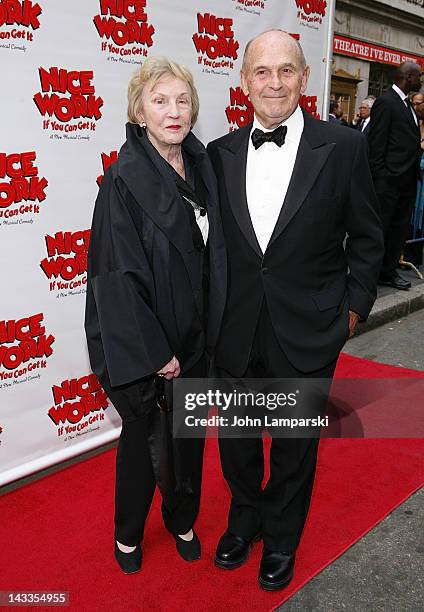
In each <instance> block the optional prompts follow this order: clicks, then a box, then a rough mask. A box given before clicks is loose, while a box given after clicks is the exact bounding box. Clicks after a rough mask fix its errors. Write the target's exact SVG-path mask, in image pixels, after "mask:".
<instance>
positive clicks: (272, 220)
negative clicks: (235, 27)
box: [246, 106, 304, 253]
mask: <svg viewBox="0 0 424 612" xmlns="http://www.w3.org/2000/svg"><path fill="white" fill-rule="evenodd" d="M281 125H286V126H287V134H286V140H285V143H284V144H283V145H282V146H281V147H278V146H277V145H276V144H275V143H274V142H265V143H264V144H263V145H262V146H261V147H259V149H255V147H254V146H253V144H252V139H251V138H249V146H248V150H247V166H246V196H247V205H248V208H249V213H250V218H251V220H252V225H253V229H254V230H255V234H256V237H257V239H258V242H259V246H260V247H261V249H262V253H265V251H266V248H267V246H268V242H269V239H270V238H271V235H272V232H273V231H274V227H275V224H276V223H277V219H278V216H279V214H280V210H281V207H282V205H283V202H284V198H285V197H286V193H287V188H288V186H289V182H290V178H291V175H292V172H293V167H294V162H295V160H296V155H297V150H298V148H299V142H300V138H301V136H302V131H303V126H304V119H303V114H302V111H301V110H300V107H299V106H298V107H297V108H296V110H295V111H294V113H293V114H292V115H290V117H289V118H288V119H286V121H283V123H282V124H281ZM256 128H259V129H260V130H262V131H263V132H272V131H273V130H267V129H266V128H264V127H263V126H262V125H261V124H260V123H259V121H258V119H257V118H256V116H255V118H254V120H253V126H252V132H253V130H255V129H256Z"/></svg>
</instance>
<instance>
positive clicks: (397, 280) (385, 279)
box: [378, 272, 411, 291]
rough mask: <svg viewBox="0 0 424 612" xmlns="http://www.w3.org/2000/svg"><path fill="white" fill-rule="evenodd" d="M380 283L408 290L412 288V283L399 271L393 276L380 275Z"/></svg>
mask: <svg viewBox="0 0 424 612" xmlns="http://www.w3.org/2000/svg"><path fill="white" fill-rule="evenodd" d="M378 284H379V285H386V286H387V287H394V288H395V289H400V290H401V291H408V289H410V288H411V283H410V282H409V281H407V280H405V279H404V278H402V277H401V276H400V275H399V274H398V273H397V272H395V273H394V274H393V275H392V276H380V278H379V279H378Z"/></svg>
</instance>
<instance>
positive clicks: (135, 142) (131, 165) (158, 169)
mask: <svg viewBox="0 0 424 612" xmlns="http://www.w3.org/2000/svg"><path fill="white" fill-rule="evenodd" d="M118 174H119V176H120V177H121V179H122V180H123V181H124V182H125V184H126V185H127V187H128V189H129V190H130V192H131V194H132V195H133V197H134V199H135V200H136V201H137V203H138V204H139V205H140V206H141V207H142V208H143V210H144V211H145V212H146V213H147V214H148V215H149V217H150V218H151V219H152V221H153V222H154V223H155V225H157V226H158V227H159V228H160V229H161V230H162V231H163V232H164V234H165V235H166V237H167V238H168V240H169V241H170V242H171V243H172V244H173V245H174V246H175V247H176V248H177V249H178V250H179V251H180V253H181V254H182V255H185V254H187V252H189V251H190V250H192V249H193V239H192V236H191V229H190V224H189V223H187V218H186V211H185V209H184V207H183V206H181V202H180V197H179V194H178V190H177V187H176V185H175V180H174V176H173V173H172V171H171V169H170V168H168V167H167V164H166V162H165V160H163V159H162V157H161V156H160V154H159V153H158V152H157V151H156V149H155V148H154V147H153V145H152V144H151V143H150V142H149V140H148V138H147V137H146V136H145V135H144V134H143V132H142V131H141V128H140V127H139V126H137V125H134V124H130V123H128V124H127V141H126V143H125V144H124V145H123V147H122V148H121V151H120V153H119V158H118Z"/></svg>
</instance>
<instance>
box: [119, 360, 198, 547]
mask: <svg viewBox="0 0 424 612" xmlns="http://www.w3.org/2000/svg"><path fill="white" fill-rule="evenodd" d="M184 376H186V377H188V378H196V377H205V376H206V362H205V360H204V358H202V359H201V360H200V361H199V362H198V363H197V364H196V365H195V366H194V367H193V368H192V369H191V370H190V371H188V372H186V373H185V374H184ZM138 384H143V383H142V382H141V383H138ZM111 399H112V401H113V397H111ZM148 418H149V417H148V413H143V414H141V415H140V416H139V417H138V418H137V419H135V420H131V421H123V423H122V431H121V435H120V438H119V443H118V450H117V455H116V485H115V538H116V539H117V540H118V541H119V542H121V544H125V545H127V546H135V545H136V544H138V543H139V542H140V541H141V540H142V539H143V534H144V525H145V522H146V519H147V515H148V513H149V510H150V506H151V503H152V499H153V494H154V492H155V488H156V479H155V473H154V470H153V465H152V458H151V454H150V449H149V444H148ZM181 443H182V444H184V445H186V446H185V449H184V451H185V452H187V453H189V454H190V455H191V457H192V462H193V471H192V481H191V485H192V490H193V492H192V493H190V494H180V495H179V496H178V498H177V499H176V500H174V501H173V503H172V506H170V505H169V503H168V502H165V501H162V516H163V520H164V523H165V527H166V528H167V529H168V531H170V532H171V533H174V534H183V533H187V531H189V530H190V529H191V528H192V527H193V524H194V522H195V520H196V517H197V515H198V513H199V505H200V492H201V485H202V467H203V450H204V439H199V438H197V439H185V440H182V441H181Z"/></svg>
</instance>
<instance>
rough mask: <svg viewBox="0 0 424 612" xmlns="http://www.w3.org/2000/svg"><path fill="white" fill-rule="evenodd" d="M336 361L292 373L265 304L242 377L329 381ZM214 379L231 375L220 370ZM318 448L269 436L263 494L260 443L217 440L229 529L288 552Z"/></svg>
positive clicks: (297, 533) (314, 441)
mask: <svg viewBox="0 0 424 612" xmlns="http://www.w3.org/2000/svg"><path fill="white" fill-rule="evenodd" d="M336 361H337V360H335V361H334V362H332V363H330V364H329V365H328V366H326V367H325V368H322V369H321V370H318V371H315V372H312V373H309V374H304V373H302V372H300V371H298V370H296V369H295V368H294V367H293V366H292V365H291V363H290V362H289V361H288V359H287V358H286V356H285V354H284V352H283V351H282V350H281V348H280V345H279V343H278V340H277V338H276V336H275V333H274V329H273V326H272V323H271V320H270V318H269V314H268V309H267V307H266V304H265V301H264V304H263V306H262V310H261V314H260V317H259V321H258V325H257V329H256V333H255V338H254V341H253V346H252V351H251V354H250V358H249V364H248V368H247V370H246V372H245V373H244V375H243V377H244V378H305V377H307V378H329V379H331V378H332V377H333V374H334V370H335V367H336ZM218 374H219V376H220V377H230V376H231V373H230V372H226V371H225V370H222V369H221V370H219V372H218ZM318 444H319V439H318V438H308V439H306V438H276V437H273V439H272V442H271V453H270V477H269V480H268V482H267V483H266V485H265V488H264V489H262V480H263V477H264V454H263V442H262V438H261V437H258V438H220V439H219V449H220V456H221V464H222V470H223V474H224V477H225V479H226V481H227V483H228V485H229V487H230V490H231V494H232V498H231V505H230V511H229V515H228V530H229V531H230V532H231V533H233V534H235V535H239V536H242V537H244V538H248V539H250V538H251V537H253V536H254V535H256V534H257V533H258V532H261V533H262V536H263V541H264V545H265V547H266V548H268V549H270V550H276V551H282V552H286V553H293V552H294V551H295V550H296V548H297V546H298V543H299V540H300V537H301V534H302V530H303V526H304V523H305V520H306V516H307V513H308V509H309V504H310V499H311V493H312V487H313V482H314V477H315V467H316V459H317V452H318Z"/></svg>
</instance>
